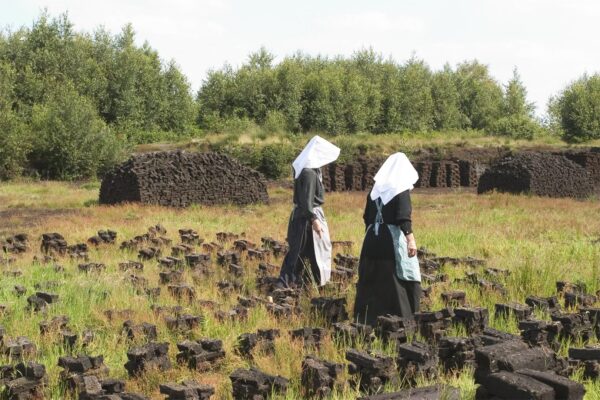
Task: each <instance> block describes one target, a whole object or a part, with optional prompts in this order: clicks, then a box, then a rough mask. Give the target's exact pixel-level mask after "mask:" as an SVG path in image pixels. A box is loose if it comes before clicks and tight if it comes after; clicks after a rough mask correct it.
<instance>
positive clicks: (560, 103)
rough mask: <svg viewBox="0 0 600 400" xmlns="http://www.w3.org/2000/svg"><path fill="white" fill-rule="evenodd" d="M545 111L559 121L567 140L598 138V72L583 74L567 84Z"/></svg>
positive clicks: (599, 98)
mask: <svg viewBox="0 0 600 400" xmlns="http://www.w3.org/2000/svg"><path fill="white" fill-rule="evenodd" d="M548 112H549V113H550V114H551V115H552V117H553V118H554V119H555V120H556V121H558V122H559V124H560V127H561V128H562V136H563V138H564V139H565V140H567V141H569V142H583V141H587V140H593V139H600V75H599V74H594V75H591V76H589V75H587V74H586V75H583V76H582V77H581V78H579V79H577V80H576V81H574V82H573V83H571V84H570V85H568V86H567V87H566V88H565V89H564V90H563V91H562V92H561V93H560V94H559V95H558V96H557V97H556V98H555V99H554V100H553V101H551V102H550V104H549V109H548Z"/></svg>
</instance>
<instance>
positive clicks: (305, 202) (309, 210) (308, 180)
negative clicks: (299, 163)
mask: <svg viewBox="0 0 600 400" xmlns="http://www.w3.org/2000/svg"><path fill="white" fill-rule="evenodd" d="M317 179H318V178H317V174H316V172H315V171H313V170H312V169H310V168H304V169H303V170H302V172H301V173H300V176H298V178H297V182H296V190H297V191H298V192H297V199H298V204H296V206H297V209H296V212H297V213H298V214H297V215H298V216H299V217H301V218H306V219H308V220H309V221H311V222H312V221H313V220H314V219H315V218H316V216H315V213H314V212H313V206H314V204H313V200H314V198H315V191H316V189H317Z"/></svg>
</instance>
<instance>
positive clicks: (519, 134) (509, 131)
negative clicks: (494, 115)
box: [490, 115, 542, 140]
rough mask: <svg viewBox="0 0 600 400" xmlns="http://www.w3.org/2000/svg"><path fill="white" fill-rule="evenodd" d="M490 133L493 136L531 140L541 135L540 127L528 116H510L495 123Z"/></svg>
mask: <svg viewBox="0 0 600 400" xmlns="http://www.w3.org/2000/svg"><path fill="white" fill-rule="evenodd" d="M490 131H491V132H492V133H493V134H494V135H500V136H510V137H512V138H514V139H526V140H533V139H535V138H536V137H537V136H539V135H540V134H541V133H542V127H541V126H540V125H539V124H538V123H537V122H536V121H535V120H533V119H532V118H531V117H529V116H528V115H511V116H508V117H502V118H499V119H498V120H497V121H495V122H494V123H493V124H492V126H491V128H490Z"/></svg>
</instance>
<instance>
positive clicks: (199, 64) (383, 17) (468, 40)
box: [0, 0, 600, 116]
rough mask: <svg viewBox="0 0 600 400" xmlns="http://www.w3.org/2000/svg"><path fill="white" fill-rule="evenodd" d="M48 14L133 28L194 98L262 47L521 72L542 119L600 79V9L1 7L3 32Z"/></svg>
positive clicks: (347, 4)
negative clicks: (175, 69) (574, 91)
mask: <svg viewBox="0 0 600 400" xmlns="http://www.w3.org/2000/svg"><path fill="white" fill-rule="evenodd" d="M44 9H47V10H48V12H49V13H50V15H51V16H58V15H59V14H61V13H64V12H68V15H69V19H70V21H71V22H72V23H73V24H74V25H75V29H76V30H79V31H87V32H92V31H94V30H95V29H96V28H97V27H99V26H103V27H104V28H105V29H107V30H109V31H110V32H112V33H118V32H119V31H120V30H121V28H122V27H123V26H124V25H125V24H127V23H131V24H132V25H133V28H134V30H135V31H136V34H137V42H138V43H139V44H142V43H143V42H144V41H147V42H148V43H149V44H150V45H151V46H152V47H153V48H155V49H157V50H158V52H159V54H160V55H161V57H162V58H163V59H164V60H166V61H168V60H171V59H174V60H175V61H176V63H177V64H178V65H179V67H180V68H181V70H182V71H183V73H184V74H185V75H186V76H187V77H188V78H189V80H190V83H191V84H192V89H193V90H194V92H195V91H196V90H197V89H198V88H199V87H200V86H201V85H202V81H203V79H204V78H205V77H206V73H207V72H208V71H209V70H211V69H219V68H221V67H222V66H223V65H224V64H225V63H229V64H231V65H232V66H234V67H235V66H239V65H240V64H241V63H243V62H244V61H246V59H247V57H248V55H249V54H250V53H252V52H254V51H257V50H258V49H260V48H261V47H263V46H264V47H265V48H266V49H267V50H269V51H270V52H271V53H273V54H274V55H275V56H276V58H275V62H277V61H279V60H281V59H282V58H283V57H285V56H286V55H291V54H293V53H296V52H297V51H302V52H303V53H306V54H311V55H317V54H321V55H327V56H337V55H343V56H350V55H352V53H353V52H355V51H357V50H361V49H365V48H372V49H373V50H375V51H376V52H378V53H381V54H382V55H383V56H384V57H385V58H388V57H391V58H393V59H394V60H396V61H398V62H404V61H406V60H407V59H409V58H410V57H411V56H412V55H413V54H414V55H416V57H418V58H421V59H423V60H425V62H427V64H429V66H430V67H431V68H432V69H434V70H437V69H440V68H442V66H443V65H444V64H445V63H450V64H451V65H456V64H457V63H459V62H462V61H465V60H472V59H477V60H479V61H480V62H482V63H484V64H487V65H488V66H489V68H490V71H491V74H492V76H493V77H494V78H495V79H497V80H498V81H499V82H501V83H503V84H505V83H506V82H507V81H508V80H509V79H510V78H511V76H512V72H513V69H514V68H515V67H516V68H517V69H518V71H519V74H520V75H521V79H522V81H523V82H524V84H525V86H526V87H527V90H528V93H529V96H528V98H529V100H530V101H532V102H534V103H535V105H536V107H537V111H536V112H537V114H538V115H539V116H543V114H544V113H545V112H546V105H547V102H548V99H549V98H550V96H553V95H556V94H558V93H559V92H560V90H561V89H563V88H564V87H565V86H566V85H567V84H568V83H569V82H571V81H573V80H575V79H577V78H578V77H580V76H581V75H582V74H584V73H589V74H592V73H595V72H600V23H598V21H599V20H600V2H599V1H595V0H395V1H392V0H388V1H386V0H368V1H354V0H320V1H317V0H302V1H285V0H252V1H250V0H246V1H242V0H102V1H89V0H0V27H4V28H9V29H13V30H14V29H18V28H19V27H21V26H31V25H32V24H33V22H34V21H35V20H36V19H37V18H38V17H39V15H40V13H41V12H42V10H44Z"/></svg>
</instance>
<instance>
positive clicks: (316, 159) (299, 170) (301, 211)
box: [278, 136, 340, 287]
mask: <svg viewBox="0 0 600 400" xmlns="http://www.w3.org/2000/svg"><path fill="white" fill-rule="evenodd" d="M339 155H340V149H339V148H338V147H336V146H334V145H333V144H332V143H330V142H328V141H327V140H325V139H323V138H321V137H319V136H315V137H313V138H312V139H311V140H310V141H309V142H308V144H307V145H306V147H305V148H304V150H302V152H301V153H300V155H299V156H298V157H297V158H296V160H295V161H294V162H293V163H292V167H293V170H294V209H293V210H292V214H291V216H290V220H289V223H288V232H287V240H288V243H289V246H290V247H289V250H288V253H287V254H286V256H285V259H284V260H283V265H282V266H281V272H280V275H279V282H278V286H280V287H293V286H298V285H304V284H306V283H308V282H309V281H310V280H314V282H316V283H317V284H318V285H320V286H321V285H324V284H325V283H327V281H329V278H330V275H331V240H330V239H329V229H328V227H327V222H326V221H325V214H324V213H323V208H322V207H321V206H322V205H323V203H324V192H325V191H324V189H323V182H322V175H321V169H320V168H321V167H322V166H324V165H327V164H329V163H331V162H333V161H335V160H336V159H337V158H338V156H339ZM305 260H308V261H309V263H310V267H308V266H307V265H305V262H304V261H305Z"/></svg>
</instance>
